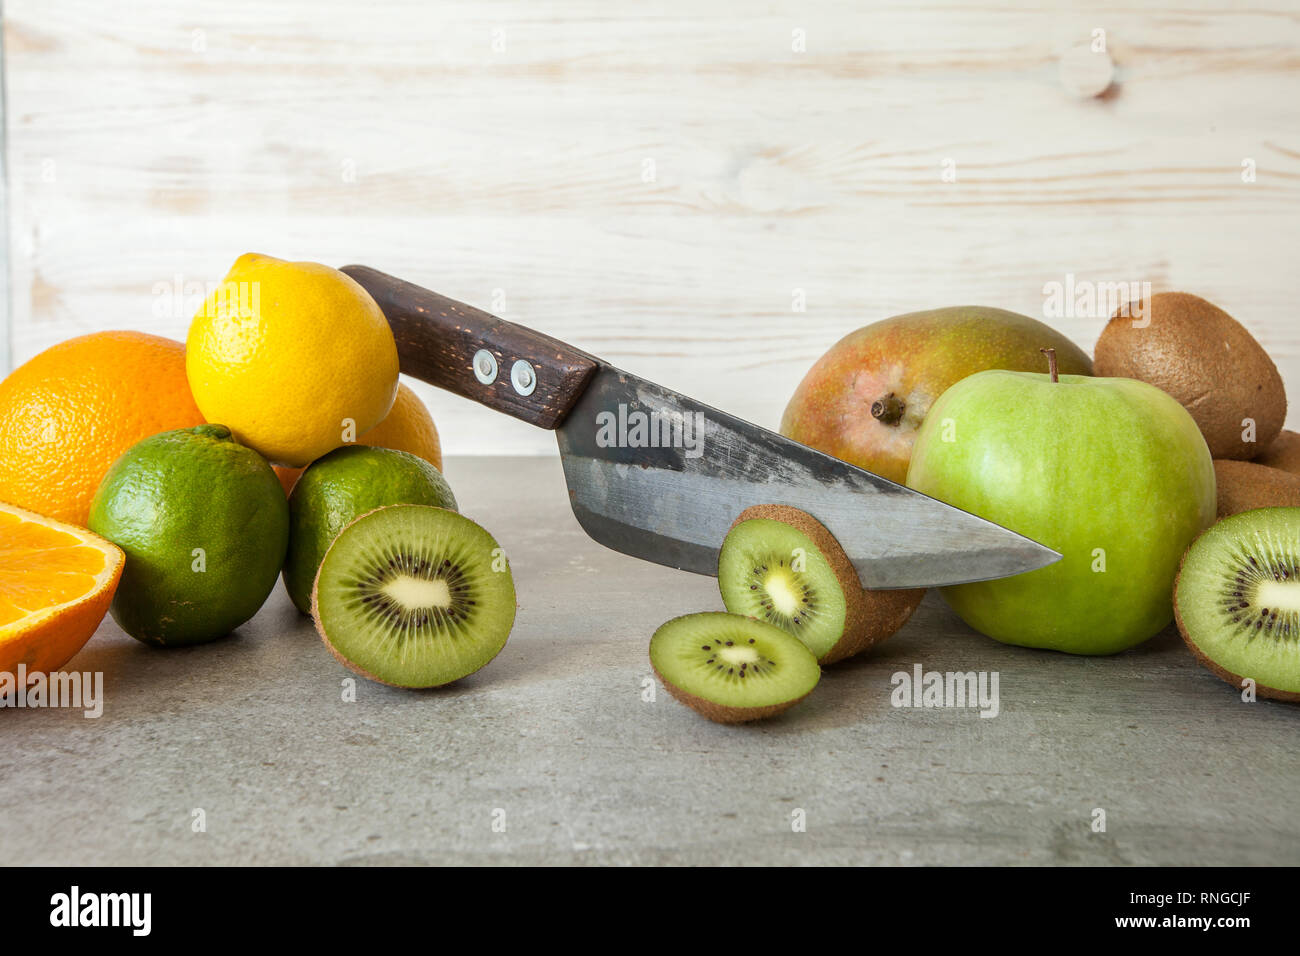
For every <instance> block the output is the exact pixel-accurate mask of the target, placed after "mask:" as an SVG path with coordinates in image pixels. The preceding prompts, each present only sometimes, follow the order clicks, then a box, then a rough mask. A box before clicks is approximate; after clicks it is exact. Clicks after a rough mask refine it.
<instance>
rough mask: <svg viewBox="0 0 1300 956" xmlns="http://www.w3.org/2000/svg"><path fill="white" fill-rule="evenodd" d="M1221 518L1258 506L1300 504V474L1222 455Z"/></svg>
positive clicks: (1218, 474)
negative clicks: (1233, 459) (1234, 459)
mask: <svg viewBox="0 0 1300 956" xmlns="http://www.w3.org/2000/svg"><path fill="white" fill-rule="evenodd" d="M1214 481H1215V485H1216V487H1217V489H1218V492H1217V498H1218V513H1219V517H1220V518H1226V517H1228V516H1229V515H1235V514H1240V513H1241V512H1243V511H1253V510H1254V509H1256V508H1286V507H1295V506H1297V505H1300V475H1293V474H1291V473H1290V472H1286V471H1282V470H1281V469H1279V468H1269V467H1268V466H1267V465H1260V464H1256V463H1255V462H1253V461H1232V460H1231V459H1227V458H1220V459H1219V460H1217V461H1216V462H1215V463H1214Z"/></svg>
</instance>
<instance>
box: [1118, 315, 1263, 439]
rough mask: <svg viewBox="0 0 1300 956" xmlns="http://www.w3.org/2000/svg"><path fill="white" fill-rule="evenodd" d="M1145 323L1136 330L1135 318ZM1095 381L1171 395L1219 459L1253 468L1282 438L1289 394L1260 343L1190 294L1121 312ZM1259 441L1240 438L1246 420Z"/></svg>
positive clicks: (1244, 329)
mask: <svg viewBox="0 0 1300 956" xmlns="http://www.w3.org/2000/svg"><path fill="white" fill-rule="evenodd" d="M1138 314H1140V315H1141V316H1142V321H1143V322H1146V323H1148V324H1146V325H1145V326H1144V327H1142V328H1134V326H1133V322H1134V316H1135V315H1138ZM1095 353H1096V354H1095V356H1094V359H1093V368H1094V372H1095V374H1097V375H1099V376H1104V377H1107V378H1135V379H1139V380H1140V381H1143V382H1147V383H1149V384H1151V385H1154V386H1156V387H1157V388H1159V389H1160V390H1161V391H1164V392H1166V393H1168V394H1169V395H1172V396H1173V397H1174V398H1175V399H1176V400H1177V401H1178V402H1179V404H1181V405H1182V406H1183V407H1184V408H1186V409H1187V411H1188V412H1189V413H1190V414H1191V416H1192V418H1193V419H1194V420H1195V421H1196V424H1197V427H1199V428H1200V430H1201V434H1202V435H1204V436H1205V442H1206V444H1207V445H1209V447H1210V454H1211V456H1212V457H1214V458H1232V459H1237V460H1248V459H1251V458H1254V457H1255V456H1256V455H1258V454H1259V453H1260V451H1261V450H1262V449H1265V448H1268V447H1269V446H1270V445H1271V444H1272V443H1273V441H1274V439H1276V438H1277V435H1278V433H1279V432H1280V431H1281V429H1282V423H1283V422H1284V421H1285V420H1286V389H1285V387H1284V385H1283V383H1282V376H1281V375H1280V374H1279V373H1278V370H1277V366H1276V365H1275V364H1273V360H1272V359H1271V358H1269V356H1268V353H1267V352H1265V351H1264V349H1263V347H1262V346H1261V345H1260V344H1259V342H1257V341H1256V340H1255V338H1254V337H1253V336H1252V335H1251V334H1250V333H1249V332H1248V331H1247V330H1246V328H1245V327H1244V326H1243V325H1241V323H1239V322H1238V321H1237V320H1236V319H1234V318H1233V317H1232V316H1230V315H1228V313H1227V312H1224V311H1223V310H1222V309H1220V308H1219V307H1218V306H1216V305H1214V304H1212V303H1210V302H1207V301H1206V300H1205V299H1202V298H1200V297H1199V296H1195V295H1190V294H1188V293H1186V292H1161V293H1158V294H1156V295H1153V296H1151V299H1150V301H1149V302H1144V301H1142V300H1138V302H1137V303H1136V304H1127V305H1125V306H1122V307H1121V308H1120V309H1119V311H1117V312H1116V313H1115V316H1114V317H1113V318H1112V319H1111V320H1110V322H1108V323H1107V325H1106V328H1105V329H1103V330H1102V333H1101V337H1100V338H1099V339H1098V340H1097V347H1096V350H1095ZM1247 418H1250V419H1253V420H1254V422H1255V436H1254V437H1255V441H1253V442H1252V441H1245V440H1243V438H1242V432H1243V431H1244V426H1243V425H1242V420H1243V419H1247Z"/></svg>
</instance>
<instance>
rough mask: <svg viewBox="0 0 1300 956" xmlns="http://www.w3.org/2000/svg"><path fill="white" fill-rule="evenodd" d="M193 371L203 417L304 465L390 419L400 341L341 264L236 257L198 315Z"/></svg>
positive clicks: (189, 368)
mask: <svg viewBox="0 0 1300 956" xmlns="http://www.w3.org/2000/svg"><path fill="white" fill-rule="evenodd" d="M185 345H186V353H185V372H186V375H187V377H188V378H189V383H190V391H191V392H193V394H194V402H195V404H197V405H198V407H199V410H200V411H201V412H203V417H204V418H206V419H207V420H208V421H210V422H220V423H221V424H222V425H225V426H226V427H227V428H229V429H230V430H231V432H232V433H233V434H234V436H235V438H236V439H237V440H238V441H239V442H241V443H243V444H245V445H248V446H250V447H251V448H254V449H256V450H257V451H258V452H260V453H261V454H262V455H263V456H264V457H266V458H269V459H270V460H271V461H274V462H279V463H281V464H285V465H293V466H302V465H306V464H307V463H309V462H311V461H314V460H315V459H317V458H319V457H320V456H321V455H324V454H326V453H327V452H330V451H332V450H334V449H335V448H337V447H338V446H339V445H342V444H345V443H347V442H350V441H355V440H356V436H358V435H364V434H365V433H366V432H368V431H369V430H370V429H372V428H373V427H374V426H376V425H378V424H379V423H380V422H381V421H383V419H384V416H386V415H387V414H388V410H389V408H391V407H392V404H393V398H394V397H395V395H396V394H397V344H396V343H395V342H394V341H393V333H392V330H391V329H390V328H389V327H388V322H387V320H385V318H384V314H383V312H382V311H380V309H379V306H378V305H376V304H375V301H374V299H372V298H370V295H369V294H368V293H367V292H366V290H365V289H363V288H361V286H360V285H358V284H357V283H356V282H355V281H354V280H353V279H351V278H350V277H349V276H346V275H344V274H343V273H342V272H339V271H338V270H337V269H331V268H330V267H329V266H324V265H321V264H319V263H316V262H285V261H284V260H282V259H275V258H272V257H271V256H263V255H257V254H255V253H248V254H247V255H243V256H240V257H239V258H238V259H237V260H236V261H235V264H234V265H233V266H231V268H230V272H229V273H227V274H226V278H225V279H224V280H223V281H222V283H221V285H220V286H218V287H217V288H216V289H214V290H213V291H212V293H211V294H210V295H209V296H208V297H207V300H206V301H205V302H204V303H203V307H202V308H201V309H199V312H198V314H197V315H195V316H194V320H193V321H192V322H191V323H190V332H189V337H188V338H187V339H186V343H185Z"/></svg>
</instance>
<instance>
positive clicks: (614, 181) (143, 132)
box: [4, 0, 1300, 453]
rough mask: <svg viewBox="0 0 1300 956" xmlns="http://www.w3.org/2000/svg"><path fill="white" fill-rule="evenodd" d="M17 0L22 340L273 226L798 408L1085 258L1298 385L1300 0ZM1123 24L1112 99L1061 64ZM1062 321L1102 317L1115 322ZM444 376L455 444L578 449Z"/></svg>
mask: <svg viewBox="0 0 1300 956" xmlns="http://www.w3.org/2000/svg"><path fill="white" fill-rule="evenodd" d="M4 14H5V23H4V34H5V47H4V67H5V84H6V87H7V95H8V104H7V109H6V125H7V152H8V155H7V158H8V165H9V186H10V194H9V207H10V225H9V230H10V243H9V245H10V255H11V259H12V263H11V275H12V323H13V327H12V341H13V358H14V360H15V361H16V362H19V361H22V360H24V359H26V358H28V357H30V356H31V355H33V354H34V353H35V352H37V351H39V350H40V349H42V348H45V347H46V346H48V345H50V344H52V343H54V342H56V341H58V340H60V339H62V338H65V337H67V336H70V335H73V334H78V333H81V332H85V331H89V330H93V329H102V328H140V329H146V330H149V331H154V332H158V333H161V334H167V335H172V336H175V337H178V338H183V336H184V329H185V326H186V325H187V321H188V318H189V311H190V310H189V309H188V308H186V306H187V303H185V302H184V301H177V302H175V303H173V301H172V300H171V298H169V297H167V296H163V295H159V294H158V293H157V292H156V291H155V290H156V289H157V288H158V286H159V284H160V283H161V284H167V283H170V282H173V281H174V280H175V278H176V277H179V281H180V282H181V283H185V282H204V281H212V280H216V279H219V278H220V277H221V276H222V275H223V274H224V272H225V270H226V268H227V267H228V266H229V264H230V262H231V261H232V260H233V259H234V258H235V257H236V256H237V255H239V254H240V253H242V252H244V251H248V250H258V251H262V252H267V253H271V254H274V255H280V256H284V257H291V258H308V259H316V260H320V261H324V262H329V263H333V264H340V265H341V264H343V263H345V262H366V263H368V264H371V265H374V266H377V267H379V268H383V269H386V270H389V271H391V272H394V273H397V274H399V275H402V276H405V277H407V278H410V279H412V280H414V281H418V282H421V283H423V284H426V285H429V286H431V287H433V288H435V289H437V290H438V291H440V292H443V293H445V294H447V295H450V296H453V297H455V298H459V299H463V300H465V301H467V302H471V303H474V304H477V305H480V306H482V307H485V308H489V309H494V310H496V311H498V312H499V313H500V314H502V315H504V316H505V317H507V318H511V319H514V320H517V321H523V322H525V323H528V324H531V325H534V326H536V327H538V328H540V329H543V330H545V331H547V332H550V333H551V334H554V335H557V336H560V337H561V338H564V339H567V340H570V341H572V342H574V343H575V344H577V345H579V346H581V347H583V348H586V349H588V350H590V351H593V352H595V353H597V354H600V355H603V356H605V357H606V358H608V359H610V360H612V361H614V362H616V363H618V364H622V365H624V366H625V367H627V368H629V369H632V370H635V371H637V372H639V373H641V374H644V375H646V376H648V377H650V378H652V379H656V380H659V381H661V382H663V383H665V384H668V385H671V386H673V387H677V388H680V389H683V390H686V391H689V392H691V393H692V394H694V395H696V396H698V397H699V398H701V399H703V400H705V401H707V402H710V403H712V404H716V405H721V406H724V407H726V408H728V409H729V410H732V411H735V412H737V413H739V414H741V415H743V416H746V417H748V418H751V419H753V420H755V421H758V422H762V423H765V424H769V425H773V426H775V424H776V423H777V422H778V420H779V417H780V413H781V410H782V408H783V407H784V404H785V401H786V399H787V398H788V396H789V394H790V392H791V391H792V390H793V388H794V386H795V384H796V383H797V381H798V380H799V378H800V377H801V376H802V375H803V373H804V371H805V370H806V369H807V367H808V366H809V365H810V364H811V362H812V361H813V360H814V359H815V358H816V357H817V356H818V355H819V354H821V352H822V351H824V350H825V348H826V347H827V346H829V345H830V344H831V343H832V342H833V341H834V340H835V339H837V338H838V337H839V336H841V335H842V334H844V333H846V332H848V331H850V330H851V329H853V328H856V327H857V326H859V325H861V324H865V323H866V322H868V321H872V320H874V319H878V318H882V317H884V316H887V315H890V314H893V313H896V312H900V311H908V310H912V309H919V308H929V307H934V306H939V305H945V304H957V303H965V302H981V303H987V304H992V305H1000V306H1004V307H1007V308H1011V309H1016V310H1019V311H1022V312H1026V313H1028V314H1031V315H1037V316H1040V317H1041V316H1042V314H1043V307H1044V295H1043V287H1044V284H1045V283H1048V282H1053V281H1057V282H1060V281H1064V279H1065V276H1066V275H1067V273H1068V274H1073V275H1074V276H1076V278H1077V279H1079V280H1088V281H1099V282H1100V281H1105V282H1114V281H1120V280H1138V281H1149V282H1151V283H1152V285H1153V288H1154V289H1156V290H1157V291H1158V290H1160V289H1183V290H1187V291H1193V292H1197V293H1199V294H1202V295H1205V296H1206V297H1208V298H1210V299H1212V300H1214V301H1216V302H1218V303H1219V304H1221V305H1222V306H1224V307H1225V308H1227V309H1228V310H1229V311H1230V312H1232V313H1233V314H1234V315H1236V316H1237V317H1238V318H1239V319H1241V320H1242V321H1243V322H1245V323H1246V324H1247V326H1249V327H1250V328H1251V329H1252V330H1253V331H1254V332H1255V333H1256V335H1257V336H1258V337H1259V338H1260V339H1261V340H1262V341H1263V342H1264V343H1265V345H1266V346H1267V347H1268V348H1269V349H1270V350H1271V351H1272V354H1273V355H1274V357H1275V359H1276V360H1277V362H1278V364H1279V366H1280V367H1281V369H1282V371H1283V374H1284V376H1285V377H1286V379H1287V380H1288V382H1289V383H1290V384H1291V386H1292V389H1293V391H1294V392H1295V393H1296V395H1297V396H1300V321H1298V320H1297V312H1296V307H1295V301H1294V297H1295V291H1294V290H1295V276H1296V273H1297V267H1296V253H1297V237H1298V233H1297V227H1298V225H1300V219H1298V216H1300V12H1298V11H1297V7H1296V4H1294V3H1293V2H1272V3H1270V2H1263V0H1249V2H1247V3H1245V4H1242V5H1236V4H1224V3H1222V2H1218V3H1181V4H1171V3H1169V2H1162V3H1154V2H1147V0H1138V2H1129V3H1126V4H1124V5H1105V6H1096V5H1094V4H1059V5H1057V4H1046V5H1044V4H1041V3H1027V2H1020V0H1010V2H1004V3H1000V4H997V5H993V4H987V3H971V4H961V3H953V2H951V0H948V2H934V0H921V2H909V3H897V4H866V3H863V4H848V3H831V2H823V0H800V2H797V3H796V2H788V0H780V2H767V3H750V2H741V0H690V2H685V0H672V2H667V3H657V4H653V5H645V4H635V5H633V4H618V3H608V2H599V0H585V2H580V0H561V2H554V3H546V4H537V3H525V2H523V0H496V2H483V0H475V2H445V3H436V4H429V3H421V2H414V0H405V2H388V3H362V2H359V0H272V2H258V3H250V2H231V0H192V2H171V0H134V2H131V3H120V4H105V3H103V2H102V0H9V2H7V3H5V5H4ZM1094 28H1101V29H1104V30H1105V31H1106V38H1107V45H1108V47H1109V49H1110V51H1111V54H1112V56H1113V57H1114V59H1115V60H1116V63H1117V65H1118V70H1119V73H1118V85H1117V88H1116V89H1114V90H1113V91H1112V92H1111V93H1110V94H1108V95H1107V96H1106V97H1105V98H1102V99H1097V100H1088V101H1078V100H1075V99H1072V98H1070V97H1069V96H1068V95H1067V94H1066V93H1065V91H1064V90H1063V88H1062V86H1061V84H1060V82H1059V78H1058V74H1057V60H1058V57H1059V56H1060V54H1061V53H1063V52H1064V51H1065V50H1066V49H1068V48H1069V47H1070V46H1072V45H1074V44H1076V43H1080V42H1084V41H1086V40H1087V39H1088V38H1089V36H1090V34H1091V31H1092V30H1093V29H1094ZM796 31H803V35H804V36H806V50H805V51H804V52H799V51H797V50H795V49H793V47H794V46H795V44H794V43H793V42H792V41H793V39H794V38H795V36H796ZM1247 159H1249V160H1253V161H1254V163H1255V166H1256V169H1257V179H1256V181H1255V182H1253V183H1244V182H1243V181H1242V163H1243V161H1244V160H1247ZM946 160H951V161H952V162H953V163H955V168H956V173H957V179H956V182H944V181H943V179H942V176H941V173H942V170H943V164H944V162H945V161H946ZM649 162H652V163H653V167H654V176H653V178H652V179H650V181H646V176H645V175H644V173H645V171H646V169H647V164H648V163H649ZM795 290H803V294H804V295H805V296H806V302H807V308H806V311H804V312H798V311H795V310H794V309H793V308H792V303H793V301H794V296H795ZM173 306H174V307H173ZM1053 321H1055V322H1056V324H1058V325H1060V326H1061V327H1063V328H1064V329H1065V330H1066V331H1067V332H1068V333H1069V334H1070V335H1071V336H1073V337H1074V338H1075V339H1076V340H1077V341H1079V342H1080V343H1081V344H1083V345H1084V346H1085V347H1091V345H1092V343H1093V342H1094V341H1095V339H1096V335H1097V333H1098V331H1099V330H1100V328H1101V325H1102V324H1103V322H1104V317H1101V316H1080V317H1070V318H1065V319H1061V320H1053ZM422 394H424V396H425V398H426V399H427V400H428V401H429V403H430V405H431V407H432V408H433V410H434V413H435V416H436V418H437V419H438V422H439V425H440V427H441V429H442V431H443V434H444V440H445V443H446V445H447V448H448V450H449V451H452V452H456V453H466V452H471V453H472V452H484V453H489V452H513V453H521V452H522V453H527V452H541V451H546V450H549V449H550V448H551V447H552V443H551V439H550V438H549V437H548V436H547V435H545V434H544V433H541V432H537V431H535V430H533V429H531V428H529V427H527V426H524V425H521V424H518V423H515V422H513V421H510V420H508V419H506V418H504V417H502V416H499V415H496V414H494V413H490V412H487V411H485V410H482V409H480V408H478V407H477V406H475V405H473V404H472V403H470V402H467V401H465V400H462V399H459V398H456V397H454V396H451V395H448V394H445V393H438V392H435V391H434V390H432V389H428V388H424V389H422ZM1297 401H1298V402H1300V399H1297ZM1298 423H1300V414H1298V413H1296V412H1293V413H1292V414H1291V416H1290V424H1291V426H1292V427H1297V425H1298Z"/></svg>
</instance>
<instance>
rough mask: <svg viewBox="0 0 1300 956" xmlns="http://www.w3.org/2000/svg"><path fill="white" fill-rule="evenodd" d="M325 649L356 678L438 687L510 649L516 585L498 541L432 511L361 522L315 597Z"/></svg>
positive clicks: (412, 510) (340, 542) (417, 509)
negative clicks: (508, 640) (507, 648)
mask: <svg viewBox="0 0 1300 956" xmlns="http://www.w3.org/2000/svg"><path fill="white" fill-rule="evenodd" d="M311 610H312V618H313V619H314V620H315V622H316V630H317V631H319V632H320V636H321V639H322V640H323V641H324V642H325V646H326V647H328V648H329V649H330V651H331V652H333V654H334V656H335V657H337V658H338V659H339V660H340V661H342V662H343V663H344V664H345V665H347V666H348V667H350V668H352V670H354V671H356V672H357V673H358V674H361V675H363V676H365V677H368V678H370V679H372V680H377V681H380V682H382V683H385V684H392V685H394V686H396V687H437V686H439V685H442V684H447V683H450V682H451V681H454V680H459V679H460V678H462V677H465V676H466V675H468V674H472V673H474V672H475V671H476V670H478V669H479V668H480V667H482V666H483V665H484V664H486V663H487V662H488V661H490V660H492V658H494V657H496V656H497V654H498V652H500V650H501V648H502V647H504V646H505V643H506V638H508V637H509V636H510V628H511V627H512V626H513V624H514V620H515V583H514V578H513V577H512V576H511V574H510V567H509V565H508V564H507V563H506V560H505V557H504V555H503V553H502V551H501V549H500V547H499V546H498V545H497V543H496V541H495V540H494V539H493V537H492V536H491V535H490V534H488V533H487V532H486V531H484V530H483V529H482V528H480V527H479V526H478V525H476V524H475V523H474V522H473V521H470V520H469V519H468V518H466V517H464V516H463V515H459V514H457V513H456V512H454V511H448V510H447V509H445V508H438V507H435V506H433V505H392V506H390V507H387V508H378V509H376V510H374V511H370V512H367V513H366V514H364V515H361V516H360V517H359V518H357V519H356V520H355V521H353V522H352V523H351V524H349V525H348V526H347V527H346V528H344V529H343V530H342V531H341V532H340V533H339V536H338V537H337V538H335V539H334V541H333V543H332V544H331V545H330V547H329V550H328V551H326V552H325V557H324V559H323V560H322V561H321V566H320V570H319V571H318V572H317V574H316V582H315V585H314V586H313V587H312V594H311Z"/></svg>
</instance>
